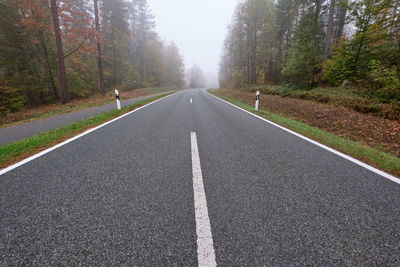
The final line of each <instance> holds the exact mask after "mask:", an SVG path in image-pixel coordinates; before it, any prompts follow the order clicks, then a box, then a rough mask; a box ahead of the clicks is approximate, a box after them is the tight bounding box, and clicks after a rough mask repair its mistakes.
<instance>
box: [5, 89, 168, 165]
mask: <svg viewBox="0 0 400 267" xmlns="http://www.w3.org/2000/svg"><path fill="white" fill-rule="evenodd" d="M171 94H173V93H168V94H164V95H160V96H156V97H152V98H150V99H146V100H143V101H140V102H137V103H134V104H131V105H128V106H126V107H123V108H122V109H121V110H120V111H118V110H111V111H107V112H104V113H101V114H98V115H96V116H94V117H91V118H88V119H85V120H81V121H77V122H74V123H72V124H69V125H66V126H63V127H61V128H57V129H53V130H50V131H48V132H45V133H42V134H39V135H36V136H33V137H30V138H27V139H25V140H21V141H18V142H15V143H11V144H7V145H4V146H0V169H3V168H6V167H8V166H10V165H12V164H13V163H16V162H18V161H21V160H23V159H25V158H27V157H29V156H32V155H34V154H36V153H39V152H40V151H43V150H45V149H47V148H49V147H52V146H54V145H56V144H58V143H61V142H62V141H65V140H67V139H69V138H72V137H74V136H76V135H78V134H80V133H83V132H84V131H86V130H88V129H90V128H94V127H96V126H98V125H100V124H103V123H105V122H107V121H110V120H112V119H114V118H117V117H119V116H121V115H123V114H125V113H127V112H129V111H132V110H134V109H136V108H138V107H140V106H143V105H145V104H148V103H150V102H153V101H155V100H158V99H160V98H163V97H165V96H168V95H171Z"/></svg>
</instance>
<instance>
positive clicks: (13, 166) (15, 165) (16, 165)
mask: <svg viewBox="0 0 400 267" xmlns="http://www.w3.org/2000/svg"><path fill="white" fill-rule="evenodd" d="M174 94H175V93H173V94H171V95H167V96H165V97H163V98H160V99H157V100H155V101H153V102H150V103H148V104H146V105H144V106H141V107H139V108H137V109H135V110H132V111H129V112H128V113H126V114H124V115H121V116H119V117H117V118H115V119H112V120H110V121H108V122H106V123H103V124H101V125H99V126H96V127H95V128H92V129H90V130H87V131H85V132H83V133H81V134H79V135H77V136H74V137H72V138H70V139H68V140H66V141H64V142H62V143H59V144H57V145H55V146H53V147H50V148H48V149H46V150H43V151H42V152H39V153H37V154H35V155H33V156H31V157H29V158H26V159H24V160H22V161H20V162H18V163H15V164H13V165H11V166H9V167H7V168H4V169H2V170H1V171H0V176H1V175H3V174H5V173H7V172H10V171H12V170H14V169H16V168H18V167H20V166H22V165H24V164H26V163H28V162H30V161H32V160H34V159H37V158H39V157H41V156H43V155H45V154H47V153H50V152H51V151H53V150H56V149H57V148H60V147H62V146H65V145H66V144H69V143H71V142H73V141H75V140H76V139H79V138H81V137H83V136H85V135H88V134H90V133H91V132H94V131H96V130H98V129H100V128H103V127H104V126H106V125H108V124H111V123H113V122H115V121H117V120H119V119H122V118H124V117H126V116H128V115H130V114H132V113H134V112H136V111H139V110H141V109H143V108H145V107H147V106H149V105H151V104H154V103H156V102H158V101H161V100H163V99H165V98H167V97H169V96H172V95H174Z"/></svg>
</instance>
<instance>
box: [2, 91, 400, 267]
mask: <svg viewBox="0 0 400 267" xmlns="http://www.w3.org/2000/svg"><path fill="white" fill-rule="evenodd" d="M399 229H400V185H399V184H397V183H395V182H393V181H390V180H388V179H386V178H384V177H382V176H380V175H378V174H376V173H374V172H372V171H370V170H367V169H365V168H363V167H361V166H359V165H357V164H355V163H354V162H351V161H349V160H347V159H344V158H343V157H340V156H338V155H336V154H334V153H331V152H329V151H327V150H325V149H323V148H321V147H319V146H316V145H315V144H312V143H310V142H307V141H306V140H304V139H301V138H299V137H297V136H295V135H293V134H291V133H289V132H286V131H284V130H282V129H279V128H277V127H275V126H273V125H271V124H268V123H266V122H264V121H262V120H260V119H258V118H256V117H254V116H252V115H250V114H248V113H246V112H243V111H241V110H239V109H237V108H235V107H233V106H231V105H229V104H227V103H224V102H223V101H221V100H219V99H217V98H215V97H213V96H211V95H209V94H208V93H206V92H205V91H204V90H188V91H183V92H179V93H176V94H174V95H172V96H169V97H167V98H165V99H162V100H160V101H158V102H156V103H154V104H151V105H149V106H146V107H144V108H142V109H140V110H138V111H136V112H134V113H131V114H129V115H127V116H125V117H123V118H121V119H119V120H117V121H115V122H113V123H110V124H108V125H106V126H104V127H102V128H100V129H98V130H96V131H94V132H92V133H90V134H88V135H85V136H83V137H81V138H79V139H77V140H75V141H73V142H70V143H68V144H66V145H64V146H62V147H60V148H58V149H56V150H54V151H52V152H50V153H47V154H45V155H43V156H41V157H39V158H36V159H35V160H32V161H30V162H28V163H26V164H24V165H22V166H20V167H18V168H16V169H13V170H11V171H9V172H7V173H5V174H3V175H2V176H0V266H15V265H17V266H18V265H35V266H42V265H53V266H54V265H66V266H75V265H93V266H113V265H117V266H119V265H125V266H132V265H135V266H143V265H146V266H147V265H151V266H169V265H178V266H195V265H197V264H199V263H200V265H215V264H217V265H220V266H260V265H266V266H288V265H314V266H326V265H347V266H354V265H357V266H360V265H361V266H370V265H376V266H399V265H400V253H399V251H400V231H399Z"/></svg>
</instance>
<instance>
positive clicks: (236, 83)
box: [232, 70, 247, 88]
mask: <svg viewBox="0 0 400 267" xmlns="http://www.w3.org/2000/svg"><path fill="white" fill-rule="evenodd" d="M232 87H233V88H244V87H247V81H246V77H245V76H244V73H243V70H235V72H234V73H233V80H232Z"/></svg>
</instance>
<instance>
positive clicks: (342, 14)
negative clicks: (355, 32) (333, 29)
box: [336, 0, 348, 41]
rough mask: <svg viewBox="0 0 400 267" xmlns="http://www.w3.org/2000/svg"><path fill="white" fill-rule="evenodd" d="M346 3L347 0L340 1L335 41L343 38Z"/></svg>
mask: <svg viewBox="0 0 400 267" xmlns="http://www.w3.org/2000/svg"><path fill="white" fill-rule="evenodd" d="M347 2H348V0H341V1H340V8H339V25H338V31H337V33H336V41H338V40H340V39H341V38H342V37H343V32H344V25H345V23H346V13H347Z"/></svg>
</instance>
